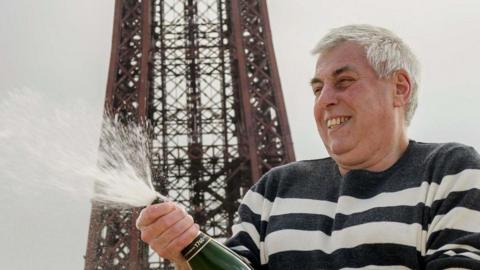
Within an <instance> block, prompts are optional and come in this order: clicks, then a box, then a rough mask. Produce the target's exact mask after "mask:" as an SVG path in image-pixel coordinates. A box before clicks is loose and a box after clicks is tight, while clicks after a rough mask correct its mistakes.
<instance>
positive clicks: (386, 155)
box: [337, 134, 408, 175]
mask: <svg viewBox="0 0 480 270" xmlns="http://www.w3.org/2000/svg"><path fill="white" fill-rule="evenodd" d="M395 141H397V143H395V144H392V145H391V147H386V148H383V149H379V150H378V151H376V152H375V153H374V154H373V155H372V156H371V158H369V159H368V160H366V161H364V162H361V163H356V164H342V163H339V162H338V161H337V164H338V168H339V171H340V174H341V175H345V174H346V173H347V172H349V171H351V170H359V169H361V170H367V171H371V172H381V171H384V170H387V169H388V168H390V167H391V166H393V164H395V162H397V161H398V160H399V159H400V158H401V157H402V155H403V154H404V153H405V150H406V149H407V147H408V138H407V136H406V134H402V135H400V136H399V138H397V140H395Z"/></svg>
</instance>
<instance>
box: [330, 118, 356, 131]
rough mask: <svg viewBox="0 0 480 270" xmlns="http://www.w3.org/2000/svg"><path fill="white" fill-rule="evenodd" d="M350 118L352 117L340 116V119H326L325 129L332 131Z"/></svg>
mask: <svg viewBox="0 0 480 270" xmlns="http://www.w3.org/2000/svg"><path fill="white" fill-rule="evenodd" d="M350 118H352V117H350V116H340V117H335V118H331V119H328V120H327V121H326V123H327V128H328V129H333V128H335V127H337V126H339V125H342V124H343V123H345V122H347V121H348V120H350Z"/></svg>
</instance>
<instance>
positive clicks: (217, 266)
mask: <svg viewBox="0 0 480 270" xmlns="http://www.w3.org/2000/svg"><path fill="white" fill-rule="evenodd" d="M157 196H158V198H156V199H155V200H154V201H153V202H152V204H155V203H160V202H165V201H171V200H170V198H168V197H166V196H163V195H161V194H160V193H158V194H157ZM182 255H183V256H184V257H185V259H186V260H187V262H188V264H189V266H190V268H192V270H253V268H252V267H250V266H249V265H248V264H247V263H246V262H244V261H243V260H242V259H241V258H240V256H239V255H237V254H235V253H234V252H233V251H231V250H230V249H229V248H227V247H226V246H224V245H222V244H220V243H219V242H217V241H215V240H214V239H213V238H211V237H210V236H208V235H206V234H205V233H203V232H200V233H199V234H198V235H197V237H196V238H195V239H194V240H193V241H192V243H190V244H189V245H188V246H187V247H185V248H184V249H183V250H182Z"/></svg>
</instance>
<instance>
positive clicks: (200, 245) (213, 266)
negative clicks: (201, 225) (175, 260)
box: [182, 232, 253, 270]
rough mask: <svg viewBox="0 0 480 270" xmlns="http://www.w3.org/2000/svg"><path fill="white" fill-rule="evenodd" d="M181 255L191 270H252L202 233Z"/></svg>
mask: <svg viewBox="0 0 480 270" xmlns="http://www.w3.org/2000/svg"><path fill="white" fill-rule="evenodd" d="M182 254H183V256H184V257H185V259H186V260H187V262H188V264H189V265H190V267H191V268H192V270H253V268H252V267H250V266H249V265H248V264H247V263H245V262H244V261H243V260H242V259H241V258H240V257H239V256H238V255H237V254H235V253H234V252H233V251H231V250H230V249H228V248H227V247H225V246H224V245H222V244H220V243H218V242H217V241H215V240H214V239H212V238H211V237H210V236H208V235H206V234H205V233H203V232H200V233H199V234H198V236H197V237H196V238H195V240H193V242H192V243H190V244H189V245H188V246H187V247H186V248H185V249H183V250H182Z"/></svg>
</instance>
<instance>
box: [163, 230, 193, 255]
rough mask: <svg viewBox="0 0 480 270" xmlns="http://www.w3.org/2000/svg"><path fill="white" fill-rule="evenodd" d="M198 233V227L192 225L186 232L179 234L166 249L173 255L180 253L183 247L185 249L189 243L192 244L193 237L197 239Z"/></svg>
mask: <svg viewBox="0 0 480 270" xmlns="http://www.w3.org/2000/svg"><path fill="white" fill-rule="evenodd" d="M198 232H199V229H198V225H197V224H194V225H193V226H191V227H190V228H188V229H187V230H186V231H184V232H183V233H181V234H180V235H179V236H178V237H177V238H175V239H174V240H173V241H172V242H170V244H169V245H168V246H167V249H169V250H171V251H172V252H174V253H180V252H181V251H182V250H183V249H184V248H185V247H187V246H188V245H189V244H190V243H192V242H193V240H194V239H195V237H197V235H198Z"/></svg>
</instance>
